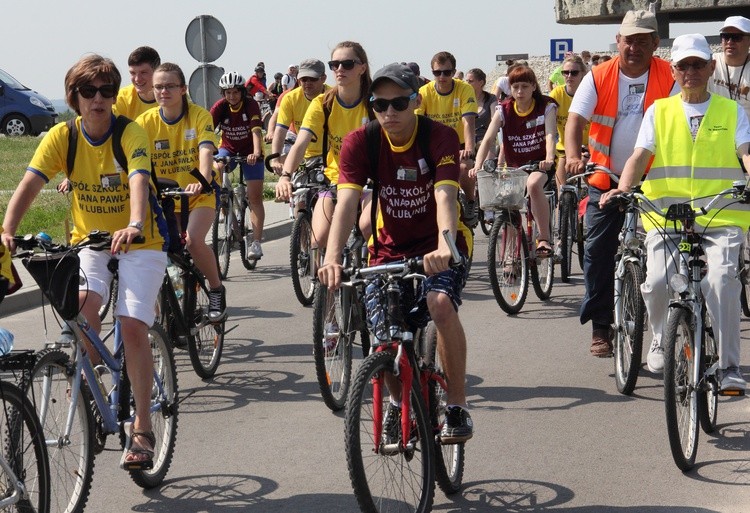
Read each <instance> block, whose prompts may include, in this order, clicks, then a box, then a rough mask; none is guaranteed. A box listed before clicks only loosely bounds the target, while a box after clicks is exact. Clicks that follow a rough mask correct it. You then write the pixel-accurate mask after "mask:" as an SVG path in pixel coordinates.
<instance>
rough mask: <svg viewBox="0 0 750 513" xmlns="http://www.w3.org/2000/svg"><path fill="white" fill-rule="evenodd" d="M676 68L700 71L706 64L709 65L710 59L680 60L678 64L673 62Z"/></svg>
mask: <svg viewBox="0 0 750 513" xmlns="http://www.w3.org/2000/svg"><path fill="white" fill-rule="evenodd" d="M673 66H674V69H676V70H677V71H682V72H685V71H687V70H689V69H690V68H692V69H694V70H696V71H700V70H702V69H704V68H705V67H706V66H708V61H702V60H701V61H692V62H678V63H677V64H673Z"/></svg>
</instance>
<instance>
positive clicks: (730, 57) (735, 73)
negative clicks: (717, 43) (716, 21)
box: [708, 16, 750, 116]
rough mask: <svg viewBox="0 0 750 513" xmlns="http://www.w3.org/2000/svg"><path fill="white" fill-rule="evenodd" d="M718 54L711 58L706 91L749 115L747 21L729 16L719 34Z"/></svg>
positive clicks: (749, 42)
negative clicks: (712, 69)
mask: <svg viewBox="0 0 750 513" xmlns="http://www.w3.org/2000/svg"><path fill="white" fill-rule="evenodd" d="M719 36H720V37H721V52H719V53H717V54H715V55H714V60H715V61H716V69H715V70H714V75H713V77H711V80H710V81H709V82H708V90H709V91H711V92H714V93H718V94H720V95H722V96H726V97H727V98H730V99H732V100H735V101H736V102H737V103H739V104H740V105H742V107H743V108H744V109H745V114H747V115H748V116H750V98H748V93H750V66H748V65H747V64H748V61H750V53H748V52H750V20H749V19H747V18H745V17H743V16H730V17H729V18H727V19H726V20H725V21H724V26H723V27H721V30H720V31H719Z"/></svg>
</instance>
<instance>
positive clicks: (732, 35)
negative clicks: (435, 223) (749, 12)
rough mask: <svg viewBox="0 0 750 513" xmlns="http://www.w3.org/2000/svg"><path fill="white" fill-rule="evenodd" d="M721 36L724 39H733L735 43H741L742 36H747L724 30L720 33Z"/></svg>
mask: <svg viewBox="0 0 750 513" xmlns="http://www.w3.org/2000/svg"><path fill="white" fill-rule="evenodd" d="M719 37H720V38H721V40H722V41H733V42H735V43H739V42H740V41H742V38H743V37H745V34H736V33H733V32H723V33H721V34H719Z"/></svg>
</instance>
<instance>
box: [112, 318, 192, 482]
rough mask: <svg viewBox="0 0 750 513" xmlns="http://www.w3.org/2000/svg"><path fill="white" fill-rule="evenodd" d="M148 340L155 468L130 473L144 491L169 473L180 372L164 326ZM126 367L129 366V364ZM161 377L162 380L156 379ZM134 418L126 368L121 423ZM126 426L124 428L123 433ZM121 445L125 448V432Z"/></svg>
mask: <svg viewBox="0 0 750 513" xmlns="http://www.w3.org/2000/svg"><path fill="white" fill-rule="evenodd" d="M148 340H149V343H150V345H151V354H152V355H153V359H154V376H155V378H154V382H153V388H152V390H151V410H152V411H151V425H152V429H153V432H154V437H155V438H156V444H155V445H154V467H153V468H152V469H151V470H130V471H129V474H130V478H131V479H132V480H133V482H135V484H137V485H138V486H140V487H141V488H146V489H149V488H154V487H156V486H159V485H160V484H161V483H162V481H164V478H165V477H166V476H167V472H169V467H170V466H171V465H172V457H173V456H174V448H175V443H176V441H177V405H178V402H179V397H178V391H177V369H176V367H175V362H174V355H173V354H172V350H171V348H170V346H169V344H168V343H167V339H166V335H165V334H164V330H163V329H162V327H161V326H159V325H157V324H155V325H153V326H151V328H149V330H148ZM126 365H127V364H126ZM156 376H158V378H159V380H158V381H157V380H156ZM134 415H135V401H134V400H133V394H132V393H131V387H130V380H129V379H128V374H127V369H126V368H125V366H123V372H122V377H121V378H120V413H119V420H120V421H121V422H122V421H125V420H128V419H129V418H132V417H133V416H134ZM122 429H124V425H121V430H122ZM120 443H121V445H122V446H123V447H124V446H125V434H124V431H121V433H120Z"/></svg>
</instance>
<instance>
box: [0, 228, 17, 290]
mask: <svg viewBox="0 0 750 513" xmlns="http://www.w3.org/2000/svg"><path fill="white" fill-rule="evenodd" d="M1 233H3V227H2V226H0V234H1ZM11 266H12V262H11V259H10V251H8V248H6V247H5V246H3V245H2V244H0V276H2V277H3V278H5V279H7V280H8V288H11V287H12V286H13V285H15V283H16V281H15V279H14V278H13V269H12V267H11Z"/></svg>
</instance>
